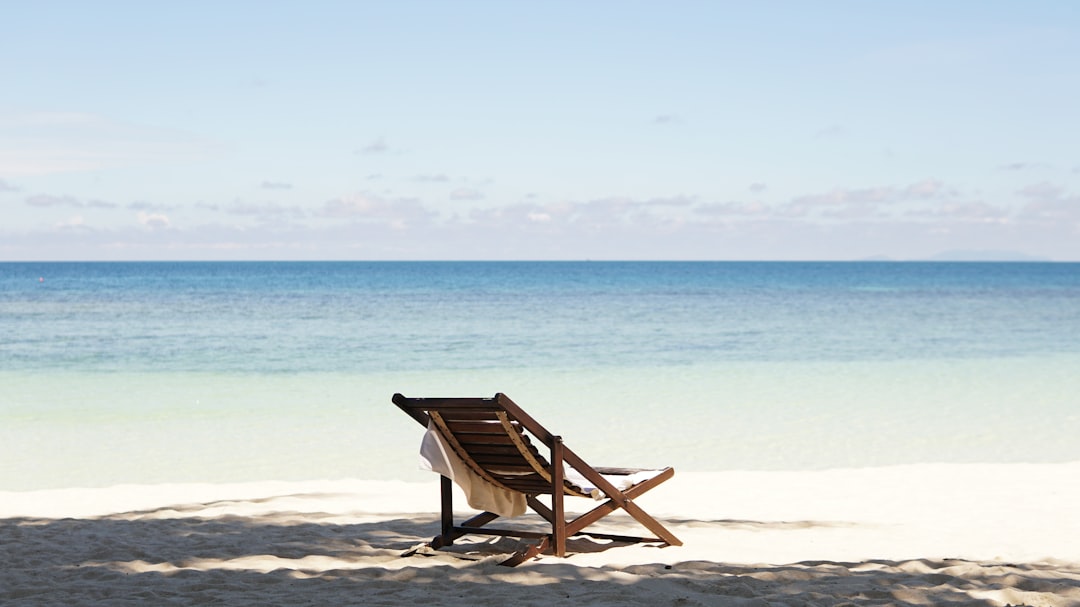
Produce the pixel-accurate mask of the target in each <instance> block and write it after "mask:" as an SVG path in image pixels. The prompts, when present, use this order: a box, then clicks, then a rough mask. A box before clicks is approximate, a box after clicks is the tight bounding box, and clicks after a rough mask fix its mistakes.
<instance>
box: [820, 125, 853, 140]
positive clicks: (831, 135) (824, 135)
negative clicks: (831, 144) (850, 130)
mask: <svg viewBox="0 0 1080 607" xmlns="http://www.w3.org/2000/svg"><path fill="white" fill-rule="evenodd" d="M844 135H847V129H845V128H844V127H842V126H840V125H839V124H832V125H829V126H827V127H824V128H821V129H819V130H817V131H815V132H814V139H835V138H838V137H843V136H844Z"/></svg>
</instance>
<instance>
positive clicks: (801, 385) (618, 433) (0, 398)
mask: <svg viewBox="0 0 1080 607" xmlns="http://www.w3.org/2000/svg"><path fill="white" fill-rule="evenodd" d="M0 362H2V366H0V489H34V488H49V487H65V486H104V485H111V484H116V483H130V482H133V483H155V482H182V481H209V482H217V481H242V480H268V479H282V480H303V479H314V478H344V477H360V478H405V479H422V478H426V477H425V476H423V473H421V472H419V471H417V470H416V455H415V453H416V447H417V444H418V441H419V433H420V431H421V429H420V428H419V426H416V424H415V423H414V422H412V420H410V419H409V418H407V417H406V416H404V415H403V414H401V413H400V412H399V411H398V410H397V409H396V408H395V407H394V406H393V405H392V404H391V403H390V396H391V395H392V394H393V393H394V392H403V393H406V394H409V395H418V396H434V395H479V396H488V395H491V394H494V393H495V392H505V393H507V394H508V395H510V396H511V397H512V398H513V399H515V400H516V401H517V402H518V403H519V404H521V405H523V406H524V407H526V408H527V409H528V410H529V411H530V412H532V413H533V414H534V416H535V417H537V418H538V419H539V420H540V421H541V422H543V423H544V424H545V425H547V426H548V427H549V429H551V430H552V431H555V432H557V433H559V434H562V435H563V436H564V437H565V438H566V440H567V444H568V445H569V446H570V447H572V448H574V449H575V450H576V451H578V452H579V453H581V454H582V455H584V456H586V457H587V459H591V460H596V461H599V463H600V464H603V465H619V464H626V465H646V464H660V465H664V464H671V465H675V466H676V467H678V468H681V469H691V470H729V469H811V468H828V467H852V466H869V465H884V464H897V463H913V462H975V461H980V462H1050V461H1071V460H1080V442H1078V441H1076V440H1075V436H1077V435H1078V431H1080V407H1078V405H1080V396H1077V395H1078V394H1080V264H905V263H883V264H878V263H866V264H862V263H849V264H837V263H821V264H814V263H760V264H754V263H584V262H583V263H220V264H217V263H191V264H186V263H133V264H126V263H120V264H109V263H106V264H97V263H93V264H0ZM590 456H591V457H590Z"/></svg>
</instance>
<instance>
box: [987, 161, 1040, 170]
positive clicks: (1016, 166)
mask: <svg viewBox="0 0 1080 607" xmlns="http://www.w3.org/2000/svg"><path fill="white" fill-rule="evenodd" d="M1048 168H1050V165H1048V164H1046V163H1045V162H1010V163H1008V164H1003V165H1001V166H999V167H998V170H999V171H1030V170H1033V169H1048Z"/></svg>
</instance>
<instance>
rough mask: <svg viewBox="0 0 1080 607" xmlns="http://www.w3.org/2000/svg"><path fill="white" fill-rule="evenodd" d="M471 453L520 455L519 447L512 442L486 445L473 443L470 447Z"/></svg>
mask: <svg viewBox="0 0 1080 607" xmlns="http://www.w3.org/2000/svg"><path fill="white" fill-rule="evenodd" d="M469 453H470V454H472V455H480V454H482V453H489V454H491V455H520V454H519V453H518V450H517V447H515V446H514V445H512V444H501V443H490V444H484V445H477V444H473V445H471V446H470V447H469Z"/></svg>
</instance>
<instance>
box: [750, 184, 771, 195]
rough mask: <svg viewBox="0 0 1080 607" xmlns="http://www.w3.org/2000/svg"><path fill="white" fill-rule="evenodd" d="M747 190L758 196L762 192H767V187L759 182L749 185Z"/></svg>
mask: <svg viewBox="0 0 1080 607" xmlns="http://www.w3.org/2000/svg"><path fill="white" fill-rule="evenodd" d="M748 189H749V190H750V191H751V192H753V193H755V194H760V193H762V192H764V191H765V190H767V189H768V186H766V185H765V184H764V183H761V182H760V181H759V182H755V183H751V184H750V187H749V188H748Z"/></svg>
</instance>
